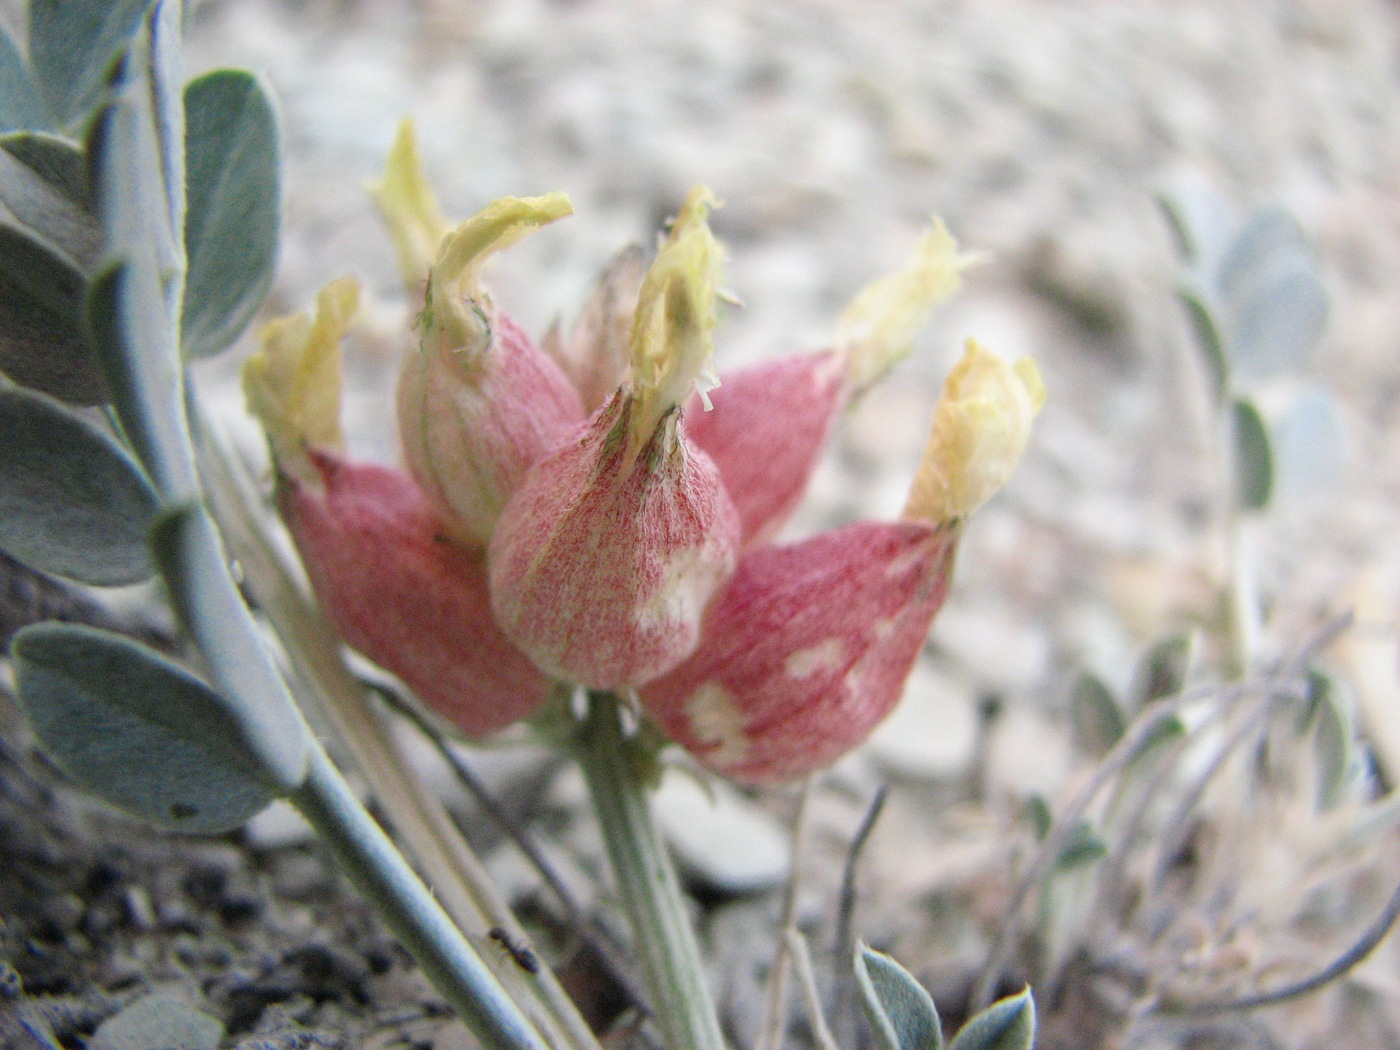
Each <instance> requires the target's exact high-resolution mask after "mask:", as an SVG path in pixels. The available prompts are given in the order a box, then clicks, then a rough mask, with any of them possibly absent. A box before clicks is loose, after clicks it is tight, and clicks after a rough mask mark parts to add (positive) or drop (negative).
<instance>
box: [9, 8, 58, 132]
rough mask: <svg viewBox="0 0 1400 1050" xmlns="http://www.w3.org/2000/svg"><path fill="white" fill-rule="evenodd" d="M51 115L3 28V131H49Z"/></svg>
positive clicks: (19, 54)
mask: <svg viewBox="0 0 1400 1050" xmlns="http://www.w3.org/2000/svg"><path fill="white" fill-rule="evenodd" d="M48 126H49V115H48V112H47V111H46V110H45V108H44V100H43V99H42V98H40V97H39V89H38V88H37V87H35V85H34V78H33V77H31V76H30V75H29V67H28V66H26V65H25V63H24V56H23V55H22V54H21V53H20V49H19V47H18V45H16V43H15V42H14V40H13V38H11V36H10V34H9V33H7V32H5V30H4V29H0V131H14V130H17V129H18V130H24V129H29V128H47V127H48Z"/></svg>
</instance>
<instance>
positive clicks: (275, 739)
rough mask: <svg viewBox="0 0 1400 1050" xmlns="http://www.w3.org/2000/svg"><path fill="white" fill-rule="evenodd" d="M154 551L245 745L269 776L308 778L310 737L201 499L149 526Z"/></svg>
mask: <svg viewBox="0 0 1400 1050" xmlns="http://www.w3.org/2000/svg"><path fill="white" fill-rule="evenodd" d="M151 550H152V552H153V554H154V556H155V561H156V565H157V567H158V568H159V569H160V574H161V577H162V579H163V580H164V581H165V584H166V586H167V587H168V588H169V591H170V604H171V605H172V606H173V607H174V609H175V611H176V613H177V615H178V616H179V618H180V621H181V623H182V625H183V626H184V628H185V630H186V631H188V632H189V634H190V635H191V636H192V637H193V638H194V641H195V643H196V644H197V645H198V646H199V650H200V652H202V653H204V654H205V655H206V657H207V658H208V659H209V662H210V674H211V676H212V678H213V680H214V682H215V683H216V684H217V685H218V686H219V688H220V689H221V691H222V692H223V693H224V695H225V696H227V697H228V700H227V701H225V705H226V710H227V712H228V714H229V716H230V717H232V718H236V719H237V720H238V724H239V726H240V731H241V733H242V734H243V739H244V741H245V744H244V746H245V747H246V748H247V749H248V750H250V751H251V752H252V753H254V754H256V755H257V757H258V767H259V768H260V769H261V770H262V771H263V775H264V776H265V777H267V778H268V779H270V780H272V781H274V782H276V783H277V784H278V785H279V786H280V787H282V788H284V789H285V790H287V791H291V790H292V789H294V788H296V787H298V786H300V784H301V783H302V781H303V780H304V779H305V777H306V768H307V761H308V755H309V754H310V739H309V735H308V731H307V729H306V724H305V723H304V722H303V721H302V720H301V716H300V714H299V713H298V712H297V710H296V708H295V706H294V705H293V703H292V698H291V696H290V695H289V694H288V692H287V689H286V686H285V684H284V683H283V681H282V678H281V675H280V674H279V672H278V670H277V668H276V666H275V665H274V664H273V663H272V659H271V657H270V656H269V655H268V652H267V647H266V645H265V644H264V643H263V640H262V638H261V636H259V635H258V633H257V629H256V627H255V625H254V624H253V623H252V621H251V619H250V617H249V613H248V609H247V606H245V605H244V604H243V597H242V595H240V594H239V593H238V590H237V588H236V587H235V586H234V584H233V580H232V579H231V577H230V575H229V572H228V565H227V556H226V555H225V554H224V548H223V543H222V540H221V539H220V537H219V535H218V531H217V530H216V529H215V527H214V523H213V520H212V519H211V518H210V516H209V512H208V510H206V509H205V507H204V504H203V503H189V504H186V505H184V506H179V507H175V508H174V509H171V510H169V511H167V512H166V513H165V514H164V515H162V516H161V517H160V518H159V519H158V520H157V521H156V523H155V525H154V526H153V527H152V529H151Z"/></svg>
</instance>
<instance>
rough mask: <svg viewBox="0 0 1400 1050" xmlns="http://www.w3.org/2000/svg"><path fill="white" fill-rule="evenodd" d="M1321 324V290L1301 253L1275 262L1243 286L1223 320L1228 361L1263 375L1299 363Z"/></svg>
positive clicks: (1243, 370)
mask: <svg viewBox="0 0 1400 1050" xmlns="http://www.w3.org/2000/svg"><path fill="white" fill-rule="evenodd" d="M1326 326H1327V289H1326V288H1324V287H1323V285H1322V281H1321V280H1320V279H1319V278H1318V276H1317V274H1316V273H1315V272H1314V271H1313V268H1312V265H1311V263H1310V262H1308V261H1307V260H1306V259H1304V258H1303V257H1301V256H1294V257H1291V258H1288V259H1284V260H1282V261H1280V262H1279V263H1278V264H1277V265H1274V266H1272V267H1271V268H1270V269H1268V270H1267V271H1266V272H1264V273H1262V274H1260V275H1259V277H1258V279H1257V280H1256V281H1255V282H1253V283H1251V284H1250V285H1249V286H1248V287H1246V288H1245V289H1243V290H1242V291H1241V292H1240V293H1239V295H1238V297H1237V298H1236V300H1235V301H1234V302H1232V304H1231V305H1230V307H1229V309H1228V311H1227V318H1226V330H1227V331H1228V333H1229V339H1228V340H1227V343H1226V345H1227V347H1228V350H1229V354H1230V360H1231V363H1232V364H1233V365H1234V367H1235V368H1237V369H1238V370H1239V371H1240V372H1241V373H1242V374H1244V375H1247V376H1250V377H1252V378H1256V379H1267V378H1268V377H1270V376H1275V375H1278V374H1280V373H1282V372H1286V371H1288V370H1289V369H1293V368H1298V367H1300V366H1301V365H1303V364H1304V363H1305V362H1306V360H1307V357H1308V355H1309V353H1311V351H1312V349H1313V347H1315V346H1316V345H1317V343H1318V340H1319V339H1321V338H1322V332H1323V329H1324V328H1326Z"/></svg>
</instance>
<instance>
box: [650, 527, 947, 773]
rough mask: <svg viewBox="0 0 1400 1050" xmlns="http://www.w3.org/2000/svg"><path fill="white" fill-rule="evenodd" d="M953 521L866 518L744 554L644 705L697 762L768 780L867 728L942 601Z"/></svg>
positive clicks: (880, 714) (855, 740)
mask: <svg viewBox="0 0 1400 1050" xmlns="http://www.w3.org/2000/svg"><path fill="white" fill-rule="evenodd" d="M955 541H956V531H955V530H953V529H935V528H932V527H930V526H928V525H925V524H922V523H910V522H905V523H898V524H896V523H889V524H886V523H876V522H862V523H859V524H856V525H851V526H847V527H846V528H842V529H838V530H835V531H833V532H828V533H823V534H822V535H819V536H815V537H813V538H812V539H809V540H806V541H804V542H801V543H796V544H792V545H789V546H781V547H760V548H758V549H756V550H753V551H750V552H749V553H747V554H745V555H744V557H743V558H742V559H740V562H739V565H738V568H737V569H736V570H735V572H734V575H733V577H731V578H730V580H729V582H728V583H727V584H725V586H724V587H723V589H721V591H720V592H719V594H718V595H717V596H716V598H715V600H714V603H713V605H712V606H711V608H710V611H709V613H708V615H707V616H706V619H705V628H704V641H703V643H702V645H701V647H700V648H699V649H698V650H697V651H696V653H695V654H694V655H693V656H691V657H690V658H689V659H688V660H686V661H685V662H684V663H682V664H681V665H680V666H679V667H677V668H676V669H675V670H673V671H671V672H670V673H669V674H667V675H665V676H664V677H662V678H659V679H657V680H656V681H653V682H652V683H650V684H649V685H647V686H645V687H644V688H643V689H642V690H641V693H640V696H641V702H642V706H643V708H644V709H645V710H646V712H647V714H648V715H649V716H650V717H651V718H652V719H654V720H655V721H656V722H657V723H658V724H659V725H660V726H661V728H662V729H663V730H664V731H665V732H666V733H667V734H668V735H670V736H671V738H672V739H674V740H675V741H676V742H678V743H679V744H681V745H682V746H684V747H685V748H686V749H687V750H689V751H690V752H691V753H692V754H694V755H695V756H696V758H698V759H699V760H700V762H701V763H703V764H704V765H706V766H708V767H709V768H711V769H714V770H715V771H716V772H719V773H722V774H723V775H725V776H727V777H731V778H733V779H735V780H740V781H744V782H747V783H753V784H767V783H777V782H780V781H784V780H789V779H792V778H794V777H798V776H801V775H803V774H805V773H809V772H812V771H814V770H817V769H821V768H823V767H825V766H827V765H829V764H830V763H832V762H833V761H835V760H836V759H837V758H839V757H840V756H841V755H842V754H844V753H845V752H846V751H848V750H850V749H851V748H852V747H855V746H856V745H857V744H859V743H860V742H861V741H863V740H864V739H865V738H866V736H867V735H869V733H870V732H871V730H872V729H874V728H875V726H876V725H878V724H879V722H880V721H881V720H882V719H884V717H885V716H886V715H887V714H889V712H890V711H891V710H892V709H893V707H894V705H895V704H896V703H897V702H898V701H899V698H900V695H901V693H902V691H903V688H904V682H905V679H906V678H908V676H909V672H910V670H911V669H912V668H913V666H914V661H915V659H916V658H917V656H918V654H919V650H920V648H921V647H922V646H923V642H924V637H925V636H926V635H927V634H928V630H929V625H930V623H931V622H932V621H933V618H934V615H935V614H936V613H937V612H938V609H939V607H940V606H941V605H942V604H943V599H944V596H945V595H946V593H947V589H948V582H949V577H950V573H951V566H952V560H953V549H954V546H955Z"/></svg>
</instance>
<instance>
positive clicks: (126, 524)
mask: <svg viewBox="0 0 1400 1050" xmlns="http://www.w3.org/2000/svg"><path fill="white" fill-rule="evenodd" d="M0 449H3V450H4V452H3V453H0V548H3V549H4V550H6V551H8V552H9V553H10V554H12V555H14V557H16V558H18V559H19V560H20V561H22V562H24V563H25V564H27V565H29V566H31V567H33V568H36V569H40V570H42V571H44V572H51V573H54V574H55V575H58V576H67V577H70V578H72V579H75V580H81V581H83V582H84V583H92V584H98V585H102V586H111V585H116V584H124V583H136V582H138V581H140V580H144V579H146V578H147V577H148V576H150V575H151V559H150V555H149V553H148V549H147V546H146V535H147V530H148V529H149V527H150V524H151V522H152V521H153V520H154V518H155V513H156V498H155V493H154V492H153V491H152V490H151V487H150V485H149V484H148V483H147V482H146V479H145V477H144V476H143V475H142V473H141V471H140V469H139V468H138V467H137V466H136V464H135V463H133V462H132V460H131V459H130V457H128V456H127V454H126V453H125V452H124V451H123V450H122V449H121V448H120V446H118V445H117V444H116V442H114V441H112V440H111V439H110V438H108V437H107V436H106V435H105V434H103V433H102V432H101V431H99V430H97V429H96V428H94V427H92V426H90V425H89V424H87V423H86V422H84V421H83V420H81V419H79V418H78V417H77V416H75V415H73V414H72V413H71V412H69V411H68V410H67V409H65V408H63V407H62V406H61V405H59V404H57V403H56V402H54V401H52V400H50V399H49V398H46V397H44V396H42V395H40V394H35V393H31V392H29V391H25V390H18V389H16V390H0Z"/></svg>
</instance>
